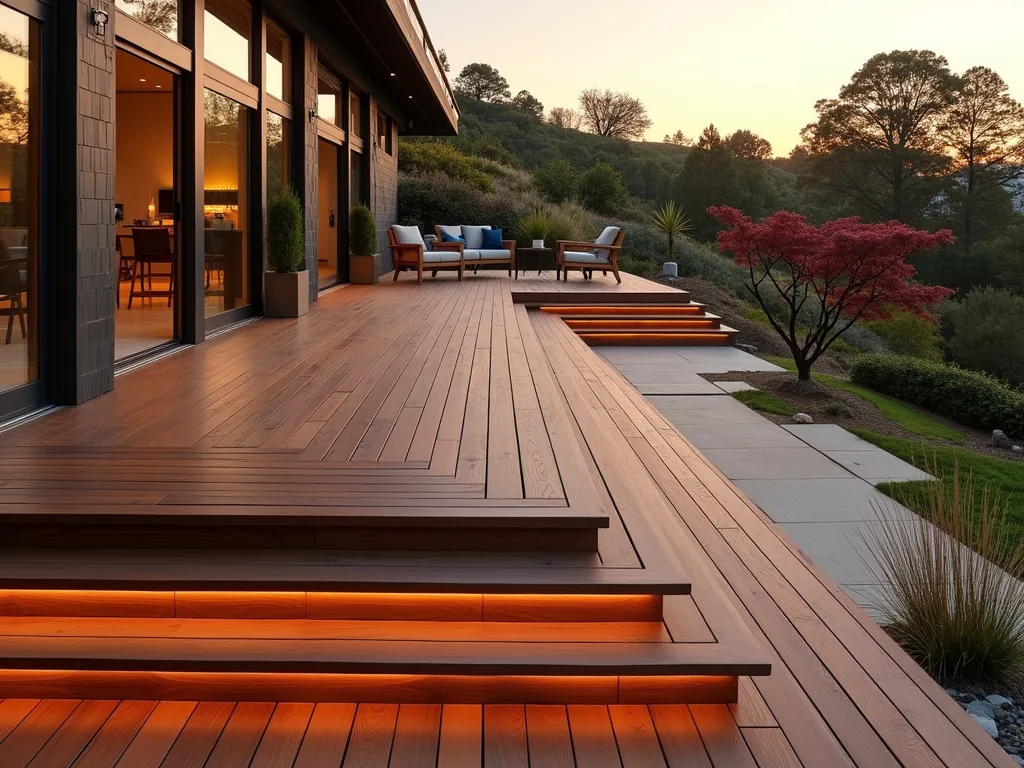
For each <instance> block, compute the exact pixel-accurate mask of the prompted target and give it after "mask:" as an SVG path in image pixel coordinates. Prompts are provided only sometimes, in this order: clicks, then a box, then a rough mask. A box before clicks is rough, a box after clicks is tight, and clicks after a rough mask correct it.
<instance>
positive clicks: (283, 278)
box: [263, 187, 309, 317]
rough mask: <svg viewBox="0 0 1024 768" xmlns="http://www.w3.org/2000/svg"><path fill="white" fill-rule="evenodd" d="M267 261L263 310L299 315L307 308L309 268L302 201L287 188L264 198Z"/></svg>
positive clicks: (265, 311) (271, 312) (272, 314)
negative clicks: (307, 264)
mask: <svg viewBox="0 0 1024 768" xmlns="http://www.w3.org/2000/svg"><path fill="white" fill-rule="evenodd" d="M267 263H268V265H269V266H270V271H269V272H267V273H266V275H265V276H264V297H265V298H264V302H263V303H264V306H263V313H264V314H265V315H266V316H267V317H302V316H303V315H304V314H306V313H307V312H308V311H309V270H307V269H303V268H302V267H303V266H305V244H304V230H303V223H302V203H301V202H299V197H298V195H296V194H295V190H294V189H292V188H291V187H289V188H288V189H286V190H284V191H282V192H275V193H273V194H271V195H270V198H269V199H268V200H267Z"/></svg>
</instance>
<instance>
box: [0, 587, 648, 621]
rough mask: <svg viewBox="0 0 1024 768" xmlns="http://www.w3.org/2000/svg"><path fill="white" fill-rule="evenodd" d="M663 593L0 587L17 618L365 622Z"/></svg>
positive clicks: (643, 603)
mask: <svg viewBox="0 0 1024 768" xmlns="http://www.w3.org/2000/svg"><path fill="white" fill-rule="evenodd" d="M662 603H663V600H662V596H661V595H609V594H604V595H595V594H580V595H572V594H493V593H488V594H482V593H439V592H255V591H249V592H241V591H224V592H214V591H178V592H173V591H138V590H124V591H118V590H34V589H22V590H0V620H3V619H4V618H16V617H22V618H23V617H30V616H36V617H50V618H54V617H63V618H69V619H73V618H89V617H91V618H137V619H146V618H150V619H157V618H196V619H202V618H216V619H312V620H353V621H359V620H365V621H388V620H399V621H410V620H419V621H581V622H583V621H661V620H662Z"/></svg>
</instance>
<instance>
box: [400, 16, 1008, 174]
mask: <svg viewBox="0 0 1024 768" xmlns="http://www.w3.org/2000/svg"><path fill="white" fill-rule="evenodd" d="M418 5H419V8H420V12H421V13H422V15H423V18H424V21H425V22H426V26H427V29H428V30H429V32H430V37H431V40H432V41H433V43H434V47H435V48H443V49H445V51H446V52H447V54H448V59H449V61H450V62H451V67H452V71H451V73H449V78H450V79H451V80H452V81H454V79H455V77H457V76H458V73H459V70H461V68H462V67H463V66H465V65H466V64H469V63H471V62H475V61H481V62H485V63H487V64H491V65H492V66H494V67H496V68H497V69H498V71H499V72H501V74H502V75H504V76H505V78H506V79H507V80H508V81H509V86H510V87H511V90H512V93H513V94H515V93H517V92H518V91H520V90H523V89H525V90H527V91H529V92H530V93H532V94H533V95H534V96H536V97H537V98H538V99H540V100H541V101H542V102H543V103H544V107H545V110H549V109H551V107H573V108H575V107H576V106H577V97H578V94H579V92H580V91H581V90H583V89H585V88H610V89H612V90H617V91H628V92H629V93H631V94H632V95H634V96H636V97H638V98H640V99H641V100H642V101H643V102H644V104H645V105H646V106H647V109H648V112H649V114H650V116H651V118H652V120H653V121H654V124H653V125H652V127H651V129H650V130H649V131H648V132H647V137H646V138H647V139H648V140H651V141H661V139H662V137H663V136H664V135H665V134H667V133H674V132H675V131H676V130H678V129H681V130H682V131H683V133H685V134H686V136H687V137H689V138H691V139H695V138H696V137H697V136H698V135H699V134H700V131H701V130H702V129H703V128H704V127H705V126H707V125H708V124H709V123H712V122H713V123H714V124H715V125H716V126H717V127H718V128H719V130H720V131H721V132H722V133H723V134H727V133H731V132H733V131H735V130H738V129H740V128H746V129H749V130H751V131H753V132H754V133H756V134H758V135H760V136H762V137H764V138H766V139H768V141H770V142H771V144H772V148H773V150H774V153H775V154H776V155H786V154H788V153H789V151H790V150H791V149H792V148H793V147H794V146H795V145H796V144H797V143H798V142H799V140H800V130H801V129H802V128H803V127H804V126H805V125H807V124H808V123H809V122H811V121H812V120H813V119H814V116H815V113H814V102H815V101H817V100H818V99H823V98H832V97H835V96H836V95H837V93H838V92H839V88H840V86H842V85H843V84H844V83H846V82H848V81H849V79H850V76H851V75H852V74H853V73H854V72H855V71H856V70H857V69H859V68H860V67H861V65H863V64H864V62H866V61H867V60H868V59H869V58H870V57H871V56H873V55H874V54H876V53H880V52H885V51H891V50H895V49H911V48H926V49H930V50H933V51H935V52H937V53H939V54H941V55H943V56H945V57H946V58H948V59H949V64H950V67H951V68H952V69H953V71H954V72H963V71H964V70H966V69H967V68H968V67H972V66H976V65H982V66H987V67H990V68H992V69H994V70H995V71H996V72H998V73H999V74H1000V75H1002V77H1003V79H1004V80H1006V82H1007V83H1008V84H1009V86H1010V92H1011V93H1012V94H1014V95H1015V96H1016V97H1017V99H1018V100H1024V57H1022V56H1021V55H1020V42H1019V38H1020V30H1021V29H1024V3H1022V2H1020V0H976V2H974V3H973V4H972V5H971V7H970V13H971V16H972V18H978V19H985V20H986V23H985V25H984V26H985V28H984V32H983V33H979V34H969V33H968V32H967V31H966V30H965V28H964V25H963V12H964V5H963V3H961V2H956V3H954V2H952V0H897V2H892V0H862V2H860V3H857V4H852V3H849V2H847V1H846V0H786V1H785V2H784V3H767V2H764V0H720V2H717V3H679V2H677V1H676V0H648V2H644V3H627V4H624V3H622V2H621V1H620V0H588V2H586V3H584V2H583V1H582V0H519V2H517V3H516V4H515V11H514V12H510V8H509V5H508V3H505V2H502V1H501V0H478V1H477V2H476V3H474V4H473V5H472V6H471V8H467V6H466V4H465V3H464V2H463V0H418ZM499 30H500V31H499Z"/></svg>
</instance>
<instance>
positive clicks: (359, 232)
mask: <svg viewBox="0 0 1024 768" xmlns="http://www.w3.org/2000/svg"><path fill="white" fill-rule="evenodd" d="M348 239H349V248H348V250H349V253H351V254H352V255H353V256H373V254H375V253H376V252H377V223H376V222H375V221H374V220H373V212H372V211H371V210H370V209H369V208H367V207H366V206H365V205H357V206H356V207H355V208H353V209H352V213H351V214H350V216H349V225H348Z"/></svg>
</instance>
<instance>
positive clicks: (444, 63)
mask: <svg viewBox="0 0 1024 768" xmlns="http://www.w3.org/2000/svg"><path fill="white" fill-rule="evenodd" d="M437 60H438V61H439V62H441V69H443V70H444V71H445V72H451V71H452V65H451V64H449V63H448V52H447V51H445V49H444V48H438V49H437Z"/></svg>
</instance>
